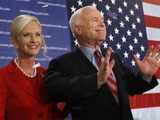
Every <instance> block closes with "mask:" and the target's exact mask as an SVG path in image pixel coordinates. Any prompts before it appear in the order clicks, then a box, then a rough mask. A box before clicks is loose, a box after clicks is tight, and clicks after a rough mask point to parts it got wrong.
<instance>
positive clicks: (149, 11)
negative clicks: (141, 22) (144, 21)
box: [143, 2, 160, 17]
mask: <svg viewBox="0 0 160 120" xmlns="http://www.w3.org/2000/svg"><path fill="white" fill-rule="evenodd" d="M143 10H144V14H145V15H149V16H155V17H160V12H159V11H160V5H155V4H150V3H146V2H143Z"/></svg>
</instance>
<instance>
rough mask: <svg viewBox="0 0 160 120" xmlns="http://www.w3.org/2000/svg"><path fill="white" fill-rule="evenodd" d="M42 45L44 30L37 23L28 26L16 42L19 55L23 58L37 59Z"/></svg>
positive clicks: (33, 22)
mask: <svg viewBox="0 0 160 120" xmlns="http://www.w3.org/2000/svg"><path fill="white" fill-rule="evenodd" d="M42 44H43V41H42V29H41V26H39V24H38V23H36V22H35V21H32V22H30V23H29V24H27V25H26V26H25V27H24V29H23V30H22V32H21V33H20V34H19V36H18V37H17V40H16V47H17V50H18V54H19V56H21V57H35V56H36V55H37V54H38V53H39V51H40V49H41V47H42Z"/></svg>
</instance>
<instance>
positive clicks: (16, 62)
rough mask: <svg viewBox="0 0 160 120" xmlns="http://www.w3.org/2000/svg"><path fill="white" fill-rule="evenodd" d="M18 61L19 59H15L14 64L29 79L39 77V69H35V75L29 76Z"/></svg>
mask: <svg viewBox="0 0 160 120" xmlns="http://www.w3.org/2000/svg"><path fill="white" fill-rule="evenodd" d="M17 60H18V59H17V58H15V59H14V63H15V64H16V66H17V67H18V69H19V70H20V71H21V72H22V73H23V74H24V75H25V76H27V77H29V78H34V77H35V76H36V75H37V69H36V68H34V72H33V74H28V73H26V72H25V71H24V70H23V69H22V68H21V67H20V66H19V64H18V61H17Z"/></svg>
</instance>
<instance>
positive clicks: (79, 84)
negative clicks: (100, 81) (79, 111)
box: [44, 60, 97, 101]
mask: <svg viewBox="0 0 160 120" xmlns="http://www.w3.org/2000/svg"><path fill="white" fill-rule="evenodd" d="M66 64H67V63H66ZM64 66H66V65H64V63H63V64H62V63H60V62H59V61H56V60H53V61H52V62H50V64H49V68H48V71H47V74H46V76H45V77H44V81H45V83H44V86H45V88H46V90H47V92H48V94H49V96H50V97H51V99H52V100H54V101H63V100H69V101H70V100H74V101H78V100H81V99H85V98H87V97H90V96H92V95H95V94H96V93H97V74H96V73H93V74H89V75H88V74H87V75H84V74H81V73H76V74H75V73H73V72H72V70H71V69H69V67H64ZM77 69H78V68H77Z"/></svg>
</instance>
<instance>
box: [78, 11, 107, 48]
mask: <svg viewBox="0 0 160 120" xmlns="http://www.w3.org/2000/svg"><path fill="white" fill-rule="evenodd" d="M80 28H81V34H80V37H81V38H80V39H81V42H83V43H84V45H85V43H87V44H89V45H91V46H97V45H100V44H101V43H102V42H103V41H104V40H105V39H106V26H105V23H104V18H103V16H102V15H101V14H100V12H99V11H98V10H97V9H92V10H88V11H84V12H83V14H82V25H81V27H80Z"/></svg>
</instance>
